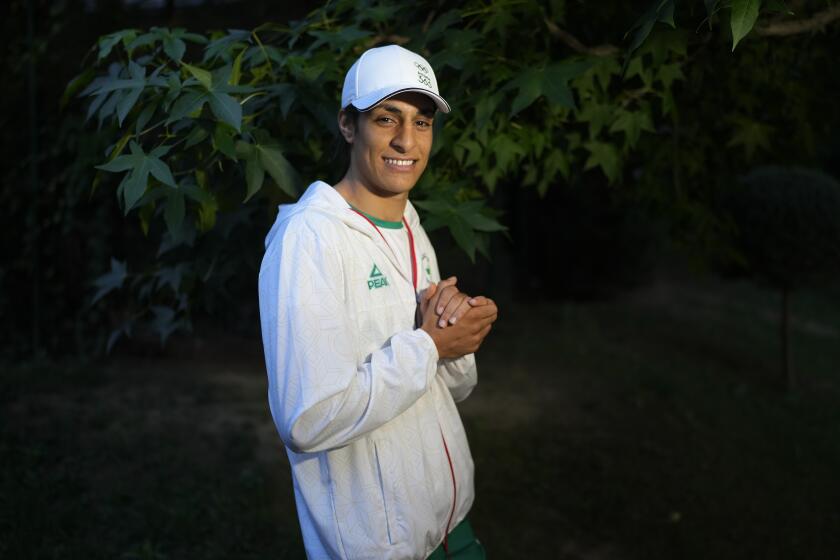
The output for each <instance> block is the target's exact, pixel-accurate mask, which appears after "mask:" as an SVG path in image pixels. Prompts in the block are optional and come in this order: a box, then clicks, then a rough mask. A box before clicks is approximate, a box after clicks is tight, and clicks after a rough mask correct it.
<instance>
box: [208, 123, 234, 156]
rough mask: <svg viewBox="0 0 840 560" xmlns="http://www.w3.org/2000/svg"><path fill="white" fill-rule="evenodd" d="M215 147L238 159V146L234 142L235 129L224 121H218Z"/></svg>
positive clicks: (214, 133)
mask: <svg viewBox="0 0 840 560" xmlns="http://www.w3.org/2000/svg"><path fill="white" fill-rule="evenodd" d="M213 147H214V148H216V149H217V150H219V151H220V152H222V153H223V154H225V155H226V156H227V157H229V158H230V159H232V160H233V161H236V148H235V147H234V143H233V130H232V129H231V128H230V127H229V126H227V125H226V124H224V123H216V129H215V131H214V132H213Z"/></svg>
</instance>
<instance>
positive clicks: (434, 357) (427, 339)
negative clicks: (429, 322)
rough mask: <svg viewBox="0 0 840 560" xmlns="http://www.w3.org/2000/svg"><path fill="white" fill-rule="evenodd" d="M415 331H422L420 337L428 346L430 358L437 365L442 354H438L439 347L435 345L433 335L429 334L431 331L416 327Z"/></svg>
mask: <svg viewBox="0 0 840 560" xmlns="http://www.w3.org/2000/svg"><path fill="white" fill-rule="evenodd" d="M414 332H416V333H420V336H419V338H420V340H422V341H424V343H425V344H426V346H428V348H429V353H430V354H431V356H430V358H431V360H432V363H434V364H435V365H437V362H438V360H440V354H438V349H437V345H435V341H434V340H432V337H431V336H430V335H429V333H427V332H426V331H424V330H423V329H414Z"/></svg>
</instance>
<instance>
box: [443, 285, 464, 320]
mask: <svg viewBox="0 0 840 560" xmlns="http://www.w3.org/2000/svg"><path fill="white" fill-rule="evenodd" d="M468 299H469V296H468V295H467V294H464V293H461V292H458V293H457V294H455V295H454V296H452V299H450V300H449V303H447V304H446V307H445V308H444V310H443V313H441V315H440V323H439V324H441V326H445V325H447V324H450V325H454V324H455V323H456V321H457V319H456V320H455V321H453V320H452V319H453V318H454V315H455V311H456V310H457V309H458V308H460V307H461V306H462V305H467V306H469V304H467V303H466V301H467V300H468Z"/></svg>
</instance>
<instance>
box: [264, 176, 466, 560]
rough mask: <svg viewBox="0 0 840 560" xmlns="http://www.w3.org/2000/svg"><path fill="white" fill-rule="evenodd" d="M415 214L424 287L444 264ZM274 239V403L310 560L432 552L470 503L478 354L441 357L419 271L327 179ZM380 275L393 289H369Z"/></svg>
mask: <svg viewBox="0 0 840 560" xmlns="http://www.w3.org/2000/svg"><path fill="white" fill-rule="evenodd" d="M404 217H405V219H406V221H407V222H408V224H409V226H410V227H411V231H412V232H413V234H414V243H415V248H416V258H417V260H418V262H417V272H418V291H420V290H423V289H424V288H425V287H426V286H428V284H429V282H431V281H434V282H439V281H440V274H439V272H438V266H437V259H436V257H435V252H434V249H433V248H432V246H431V243H430V242H429V238H428V237H427V236H426V233H425V231H424V230H423V228H422V226H421V225H420V221H419V218H418V216H417V212H416V210H415V209H414V207H413V206H412V204H411V203H410V202H407V203H406V209H405V214H404ZM265 244H266V252H265V255H264V257H263V261H262V266H261V268H260V277H259V297H260V320H261V323H262V336H263V346H264V349H265V361H266V368H267V371H268V382H269V383H268V401H269V405H270V407H271V414H272V416H273V417H274V422H275V424H276V426H277V430H278V431H279V433H280V437H281V438H282V440H283V442H284V443H285V444H286V450H287V453H288V456H289V462H290V463H291V466H292V478H293V483H294V490H295V500H296V504H297V511H298V517H299V518H300V525H301V529H302V532H303V540H304V544H305V546H306V552H307V556H308V557H309V558H310V559H322V558H324V559H326V558H342V559H361V558H369V559H376V560H382V559H391V558H395V559H396V558H399V559H409V558H410V559H425V558H426V557H427V556H428V555H429V554H431V552H432V551H433V550H434V549H435V548H437V546H438V545H439V544H440V543H441V541H442V540H443V537H444V534H445V531H446V528H447V527H448V528H449V530H451V529H452V528H453V527H455V526H456V525H457V524H458V523H459V522H460V521H461V520H462V519H463V518H464V517H465V516H466V514H467V512H468V511H469V509H470V506H471V505H472V502H473V497H474V490H473V461H472V456H471V455H470V450H469V446H468V444H467V438H466V435H465V433H464V427H463V425H462V424H461V419H460V416H459V415H458V411H457V409H456V407H455V402H456V401H460V400H462V399H465V398H466V397H467V396H468V395H469V394H470V392H471V391H472V389H473V387H474V386H475V384H476V368H475V358H474V356H473V355H472V354H469V355H467V356H464V357H462V358H459V359H457V360H445V359H444V360H439V359H438V353H437V349H436V347H435V344H434V342H433V341H432V339H431V337H430V336H429V335H428V334H427V333H426V332H425V331H423V330H422V329H416V328H415V311H416V306H417V300H416V298H415V294H414V289H413V286H412V279H411V270H402V269H401V267H400V266H399V261H398V258H397V256H396V255H395V254H394V252H393V251H392V250H391V249H390V247H389V246H388V245H387V244H386V242H385V241H384V240H383V238H382V237H381V236H380V234H379V233H378V232H377V231H376V229H375V228H374V227H373V226H372V225H371V223H369V222H368V221H367V220H366V219H365V218H363V217H362V216H360V215H359V214H357V213H356V212H354V211H353V210H352V209H351V208H350V206H349V205H348V203H347V202H346V201H345V200H344V198H343V197H342V196H341V195H340V194H339V193H338V192H337V191H336V190H335V189H333V188H332V187H331V186H330V185H328V184H326V183H323V182H321V181H317V182H315V183H313V184H311V185H310V186H309V188H308V189H307V190H306V192H305V193H304V195H303V196H302V197H301V198H300V200H299V201H298V202H297V203H296V204H291V205H282V206H280V212H279V215H278V216H277V221H276V222H275V224H274V226H273V227H272V228H271V231H270V232H269V234H268V236H267V237H266V241H265ZM374 265H375V266H376V268H377V270H376V271H374V268H373V267H374ZM377 272H378V273H379V274H382V275H384V276H385V278H387V283H385V282H381V281H380V282H377V283H375V284H369V278H370V277H371V275H372V274H374V275H376V273H377ZM450 463H451V466H450ZM453 478H454V485H453Z"/></svg>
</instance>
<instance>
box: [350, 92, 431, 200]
mask: <svg viewBox="0 0 840 560" xmlns="http://www.w3.org/2000/svg"><path fill="white" fill-rule="evenodd" d="M435 108H436V107H435V104H434V102H433V101H432V100H431V99H430V98H429V97H428V96H426V95H423V94H421V93H415V92H408V93H401V94H399V95H395V96H394V97H391V98H390V99H386V100H384V101H381V102H380V103H378V104H377V105H376V106H375V107H374V108H373V109H371V110H369V111H365V112H363V113H359V114H358V119H356V124H355V126H354V124H353V119H351V117H350V115H348V114H347V113H346V112H344V111H342V112H341V114H340V115H339V128H340V130H341V133H342V135H343V136H344V138H345V140H347V142H348V143H350V144H351V149H350V169H349V170H348V172H347V175H348V176H349V177H352V178H353V179H355V180H356V181H358V182H360V183H361V184H362V185H364V186H365V188H367V189H368V190H369V191H370V192H372V193H373V194H375V195H377V196H382V197H389V198H390V197H394V196H400V197H407V196H408V192H409V191H410V190H411V189H412V188H413V187H414V185H415V184H417V181H418V179H420V175H422V174H423V170H424V169H426V164H427V163H428V161H429V154H430V152H431V149H432V121H433V120H434V114H435Z"/></svg>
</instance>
